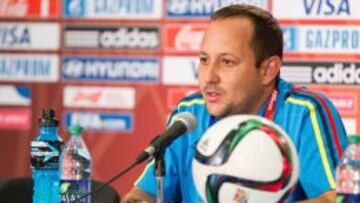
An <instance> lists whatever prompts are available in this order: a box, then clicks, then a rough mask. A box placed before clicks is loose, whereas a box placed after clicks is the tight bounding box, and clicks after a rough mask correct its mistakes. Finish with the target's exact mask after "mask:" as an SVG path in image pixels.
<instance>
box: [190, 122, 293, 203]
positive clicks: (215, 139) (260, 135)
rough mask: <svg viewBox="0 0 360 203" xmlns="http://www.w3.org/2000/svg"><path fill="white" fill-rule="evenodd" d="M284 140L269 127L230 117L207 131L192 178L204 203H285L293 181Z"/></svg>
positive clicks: (288, 146) (289, 149)
mask: <svg viewBox="0 0 360 203" xmlns="http://www.w3.org/2000/svg"><path fill="white" fill-rule="evenodd" d="M298 168H299V162H298V157H297V153H296V150H295V148H294V146H293V144H292V142H291V140H290V139H289V137H288V135H287V134H286V133H285V132H284V131H283V130H282V129H281V128H280V127H278V126H277V125H276V124H274V123H273V122H271V121H269V120H267V119H265V118H261V117H259V116H253V115H235V116H230V117H227V118H223V119H221V120H220V121H219V122H217V123H216V124H214V125H213V126H212V127H210V128H209V129H208V130H207V131H206V132H205V134H204V135H203V136H202V137H201V139H200V140H199V142H198V144H197V145H196V152H195V156H194V159H193V168H192V171H193V176H194V182H195V185H196V188H197V190H198V192H199V194H200V195H201V197H202V199H203V201H205V202H208V203H217V202H220V203H223V202H225V203H231V202H237V203H239V202H242V203H245V202H246V203H252V202H256V203H259V202H266V203H269V202H284V201H285V200H286V198H287V197H288V195H289V194H290V193H291V192H292V190H293V189H294V186H295V184H296V182H297V179H298V170H299V169H298Z"/></svg>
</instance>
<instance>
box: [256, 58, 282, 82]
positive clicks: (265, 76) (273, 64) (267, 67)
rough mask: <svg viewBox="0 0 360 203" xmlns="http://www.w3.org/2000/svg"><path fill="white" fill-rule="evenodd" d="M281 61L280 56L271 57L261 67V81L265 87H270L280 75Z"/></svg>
mask: <svg viewBox="0 0 360 203" xmlns="http://www.w3.org/2000/svg"><path fill="white" fill-rule="evenodd" d="M281 65H282V62H281V59H280V57H278V56H271V57H269V58H268V59H266V60H264V61H263V62H262V63H261V66H260V69H261V70H260V73H261V79H262V80H261V81H262V84H263V85H269V84H271V83H272V82H273V81H275V80H276V77H278V75H280V67H281Z"/></svg>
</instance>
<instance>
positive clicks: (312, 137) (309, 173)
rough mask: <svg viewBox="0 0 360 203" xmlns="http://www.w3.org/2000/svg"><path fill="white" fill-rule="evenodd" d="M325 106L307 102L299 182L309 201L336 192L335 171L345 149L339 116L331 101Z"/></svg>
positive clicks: (300, 149) (300, 155) (302, 130)
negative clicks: (329, 192)
mask: <svg viewBox="0 0 360 203" xmlns="http://www.w3.org/2000/svg"><path fill="white" fill-rule="evenodd" d="M323 102H324V103H323V105H321V104H318V103H314V102H310V101H308V102H304V105H305V106H306V107H307V109H308V111H307V112H306V113H305V114H304V117H303V119H302V123H301V126H302V129H301V131H300V133H301V135H300V136H299V137H300V145H299V146H298V155H299V161H300V168H299V169H300V174H299V183H300V184H301V186H302V188H303V190H304V192H305V193H306V195H307V197H308V198H314V197H317V196H319V195H321V194H322V193H324V192H326V191H329V190H332V189H335V168H336V165H337V163H338V161H339V159H340V156H341V153H342V151H343V149H344V147H345V146H346V133H345V130H344V127H343V124H342V121H341V118H340V116H339V114H338V113H337V112H336V110H335V108H334V107H333V105H332V104H331V103H329V101H327V100H323Z"/></svg>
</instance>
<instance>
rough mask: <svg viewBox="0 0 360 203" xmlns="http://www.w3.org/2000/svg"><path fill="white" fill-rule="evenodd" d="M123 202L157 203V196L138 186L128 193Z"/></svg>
mask: <svg viewBox="0 0 360 203" xmlns="http://www.w3.org/2000/svg"><path fill="white" fill-rule="evenodd" d="M121 202H122V203H155V198H154V197H153V196H151V195H150V194H148V193H146V192H144V191H142V190H141V189H139V188H137V187H133V188H132V189H131V190H130V192H129V193H127V194H126V196H125V197H124V199H123V200H122V201H121Z"/></svg>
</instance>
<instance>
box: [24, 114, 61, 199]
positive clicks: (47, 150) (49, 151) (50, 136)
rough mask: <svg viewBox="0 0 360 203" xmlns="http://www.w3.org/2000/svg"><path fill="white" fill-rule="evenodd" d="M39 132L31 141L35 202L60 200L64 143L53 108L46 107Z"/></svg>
mask: <svg viewBox="0 0 360 203" xmlns="http://www.w3.org/2000/svg"><path fill="white" fill-rule="evenodd" d="M39 125H40V128H39V132H38V135H37V136H36V137H35V139H34V140H32V141H31V152H30V158H31V168H32V177H33V180H34V188H33V189H34V193H33V203H49V202H59V200H60V195H59V157H60V154H61V148H62V145H63V142H62V139H61V138H60V136H59V134H58V126H59V121H58V120H56V119H55V112H54V110H52V109H44V110H43V112H42V118H40V119H39Z"/></svg>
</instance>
